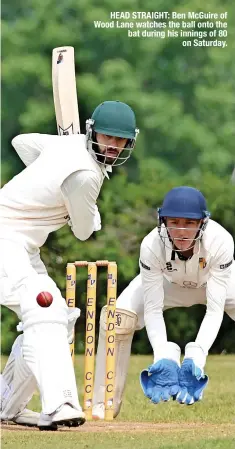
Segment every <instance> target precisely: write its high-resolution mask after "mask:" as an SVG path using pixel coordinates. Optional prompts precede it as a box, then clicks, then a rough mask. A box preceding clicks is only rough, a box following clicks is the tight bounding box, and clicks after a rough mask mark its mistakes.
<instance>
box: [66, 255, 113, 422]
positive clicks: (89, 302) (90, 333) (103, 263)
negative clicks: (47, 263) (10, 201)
mask: <svg viewBox="0 0 235 449" xmlns="http://www.w3.org/2000/svg"><path fill="white" fill-rule="evenodd" d="M86 266H87V272H88V278H87V296H86V336H85V374H84V411H85V414H86V419H87V420H91V419H92V396H93V387H94V366H95V317H96V285H97V267H107V323H106V370H105V420H107V421H111V420H112V419H113V406H114V404H113V400H114V378H115V353H114V352H115V319H116V317H115V311H116V297H117V264H116V262H109V261H108V260H97V261H96V262H87V261H76V262H73V263H68V264H67V273H66V302H67V305H68V307H75V296H76V268H77V267H86ZM70 351H71V356H72V358H73V362H74V338H73V342H72V343H71V344H70Z"/></svg>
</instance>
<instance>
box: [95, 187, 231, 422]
mask: <svg viewBox="0 0 235 449" xmlns="http://www.w3.org/2000/svg"><path fill="white" fill-rule="evenodd" d="M233 254H234V242H233V238H232V236H231V235H230V234H229V233H228V232H227V231H226V230H225V229H224V228H223V227H222V226H220V225H219V224H218V223H216V222H215V221H213V220H211V219H210V213H209V212H208V211H207V206H206V200H205V198H204V196H203V195H202V193H201V192H200V191H199V190H196V189H194V188H192V187H186V186H183V187H176V188H174V189H172V190H171V191H170V192H168V193H167V195H166V196H165V198H164V201H163V205H162V207H161V208H160V209H159V222H158V226H157V227H156V228H154V229H153V230H152V232H150V234H148V235H147V236H146V237H145V238H144V240H143V242H142V244H141V249H140V260H139V266H140V274H139V275H138V276H137V277H136V278H135V279H134V280H133V281H132V282H131V283H130V284H129V286H128V287H127V288H126V289H125V290H124V291H123V292H122V294H121V295H120V296H119V298H118V300H117V312H116V314H117V320H116V353H115V354H116V355H115V357H116V376H115V382H114V383H115V395H114V415H115V416H117V415H118V413H119V411H120V408H121V404H122V398H123V391H124V387H125V382H126V377H127V369H128V363H129V358H130V353H131V344H132V339H133V335H134V332H135V331H136V330H139V329H142V328H143V327H144V326H145V327H146V330H147V334H148V338H149V341H150V343H151V346H152V349H153V363H152V365H151V366H149V368H147V369H145V370H143V371H142V373H141V375H140V383H141V386H142V389H143V392H144V394H145V395H146V396H147V397H148V398H149V399H150V400H151V401H152V402H153V403H155V404H157V403H159V402H160V401H168V400H169V399H170V398H172V397H173V398H174V399H176V400H177V401H178V402H179V403H182V404H187V405H190V404H193V403H194V402H197V401H198V400H200V399H202V395H203V390H204V389H205V387H206V385H207V383H208V376H207V375H206V374H205V373H204V368H205V365H206V358H207V355H208V352H209V350H210V348H211V346H212V344H213V342H214V340H215V338H216V336H217V334H218V332H219V329H220V326H221V322H222V319H223V314H224V311H225V312H227V314H228V315H229V316H230V317H231V318H232V319H233V320H235V263H234V260H233ZM194 304H205V305H206V313H205V316H204V318H203V320H202V323H201V326H200V328H199V330H198V333H197V336H196V339H195V341H192V342H188V343H187V345H186V347H185V354H184V359H183V363H182V365H181V363H180V355H181V350H180V348H179V346H178V345H177V344H176V343H174V342H170V341H168V338H167V329H166V325H165V321H164V316H163V311H164V310H166V309H169V308H172V307H190V306H192V305H194ZM105 321H106V307H104V308H103V309H102V311H101V316H100V333H99V344H98V350H97V362H96V377H95V388H94V406H93V416H94V418H96V419H98V418H103V417H104V391H105V382H104V379H105V371H104V370H105Z"/></svg>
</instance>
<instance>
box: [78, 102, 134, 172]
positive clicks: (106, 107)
mask: <svg viewBox="0 0 235 449" xmlns="http://www.w3.org/2000/svg"><path fill="white" fill-rule="evenodd" d="M96 133H99V134H105V135H106V136H114V137H121V138H123V139H128V140H127V143H126V145H125V148H122V149H121V152H119V154H118V156H114V157H113V158H112V159H113V162H111V164H110V162H109V163H108V162H107V161H106V155H105V153H101V152H100V150H99V145H100V146H101V144H99V145H98V143H97V140H96ZM138 133H139V130H138V129H137V128H136V119H135V114H134V112H133V110H132V109H131V108H130V106H128V105H127V104H125V103H122V102H121V101H104V102H103V103H101V104H100V105H99V106H97V108H96V109H95V110H94V112H93V114H92V116H91V119H89V120H87V121H86V136H87V144H88V150H89V151H90V152H91V153H92V155H93V156H94V157H95V158H96V160H97V161H98V162H99V163H101V164H104V165H106V164H109V165H112V166H116V165H122V164H124V162H126V161H127V159H129V157H130V156H131V153H132V151H133V149H134V147H135V142H136V139H137V135H138ZM102 146H104V147H106V148H107V146H106V145H102ZM116 148H117V147H116ZM118 150H120V148H118ZM109 160H110V157H109Z"/></svg>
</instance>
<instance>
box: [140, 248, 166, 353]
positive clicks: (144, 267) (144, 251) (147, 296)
mask: <svg viewBox="0 0 235 449" xmlns="http://www.w3.org/2000/svg"><path fill="white" fill-rule="evenodd" d="M140 274H141V279H142V288H143V293H144V320H145V326H146V330H147V334H148V338H149V341H150V343H151V346H152V348H153V352H154V361H156V360H157V359H159V354H160V352H161V349H160V348H162V347H164V346H165V344H166V343H167V333H166V326H165V321H164V317H163V300H164V290H163V274H162V271H161V267H160V263H159V261H158V259H157V257H156V256H155V255H154V254H153V253H152V251H151V249H149V248H148V247H147V246H146V245H145V242H144V241H143V243H142V245H141V250H140Z"/></svg>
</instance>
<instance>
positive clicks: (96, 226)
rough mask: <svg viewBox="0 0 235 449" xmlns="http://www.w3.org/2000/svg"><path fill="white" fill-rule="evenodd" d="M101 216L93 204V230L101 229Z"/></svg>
mask: <svg viewBox="0 0 235 449" xmlns="http://www.w3.org/2000/svg"><path fill="white" fill-rule="evenodd" d="M101 227H102V226H101V217H100V213H99V209H98V207H97V205H95V217H94V231H95V232H96V231H100V230H101Z"/></svg>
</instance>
